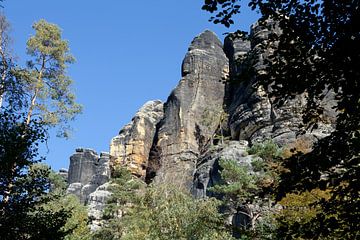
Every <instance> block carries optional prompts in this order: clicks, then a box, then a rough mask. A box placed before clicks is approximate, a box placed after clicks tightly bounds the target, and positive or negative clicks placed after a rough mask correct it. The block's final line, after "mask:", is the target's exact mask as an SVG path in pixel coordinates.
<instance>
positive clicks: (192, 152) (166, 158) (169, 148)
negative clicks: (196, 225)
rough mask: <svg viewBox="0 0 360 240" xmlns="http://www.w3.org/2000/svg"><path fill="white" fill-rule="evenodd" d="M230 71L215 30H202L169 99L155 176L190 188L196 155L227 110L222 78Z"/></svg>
mask: <svg viewBox="0 0 360 240" xmlns="http://www.w3.org/2000/svg"><path fill="white" fill-rule="evenodd" d="M228 72H229V70H228V59H227V57H226V56H225V53H224V51H223V49H222V44H221V42H220V41H219V39H218V38H217V37H216V35H215V34H214V33H213V32H211V31H205V32H203V33H202V34H200V35H199V36H197V37H196V38H195V39H194V40H193V41H192V43H191V45H190V47H189V51H188V53H187V54H186V56H185V59H184V61H183V64H182V79H181V80H180V82H179V84H178V86H177V87H176V88H175V89H174V90H173V91H172V93H171V94H170V96H169V98H168V100H167V102H166V103H165V105H164V119H163V120H162V121H161V122H160V123H159V128H158V129H159V130H158V132H157V136H156V142H155V143H154V146H153V153H152V158H151V159H150V162H151V163H154V162H157V163H158V164H159V169H158V170H155V171H156V177H155V180H156V181H158V182H164V181H165V182H171V183H176V184H179V185H182V186H186V187H187V188H188V189H189V188H190V186H191V182H192V176H193V172H194V170H195V163H196V159H197V157H198V156H199V155H200V153H201V152H203V151H204V150H205V149H206V147H207V145H208V144H209V143H210V141H211V139H212V136H213V135H214V133H215V131H216V129H217V127H218V125H219V121H220V117H221V115H222V113H223V101H224V92H225V91H224V89H225V85H224V84H223V83H222V81H223V80H224V79H225V78H226V77H227V74H228ZM155 165H156V164H155ZM153 171H154V170H153Z"/></svg>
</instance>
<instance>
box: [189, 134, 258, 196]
mask: <svg viewBox="0 0 360 240" xmlns="http://www.w3.org/2000/svg"><path fill="white" fill-rule="evenodd" d="M247 149H248V142H247V141H244V140H243V141H230V142H229V143H227V144H226V145H224V146H218V147H217V148H215V149H214V150H212V151H209V152H208V153H206V154H204V155H203V156H202V157H201V158H199V160H198V163H197V167H196V172H195V174H194V180H193V186H192V191H191V192H192V194H193V196H194V197H197V198H202V197H205V196H212V193H211V192H209V191H208V189H209V188H210V187H213V186H214V185H216V184H217V183H219V182H220V179H221V176H220V166H219V160H220V159H224V160H234V161H236V162H238V163H239V165H240V166H246V167H247V168H248V169H249V174H250V173H252V170H251V169H252V166H251V161H252V159H253V157H252V156H251V155H248V154H247Z"/></svg>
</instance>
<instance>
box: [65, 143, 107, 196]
mask: <svg viewBox="0 0 360 240" xmlns="http://www.w3.org/2000/svg"><path fill="white" fill-rule="evenodd" d="M109 179H110V168H109V154H108V153H105V152H102V153H101V154H100V156H99V155H98V154H97V153H96V152H95V151H94V150H92V149H84V148H78V149H76V152H75V153H74V154H73V155H72V156H71V157H70V166H69V173H68V184H69V187H68V189H67V191H68V193H72V194H75V195H76V196H78V197H79V199H80V201H81V202H83V203H86V202H87V200H88V196H89V195H90V193H92V192H94V191H95V190H96V188H97V187H98V186H100V185H102V184H104V183H106V182H108V181H109Z"/></svg>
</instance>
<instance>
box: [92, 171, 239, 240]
mask: <svg viewBox="0 0 360 240" xmlns="http://www.w3.org/2000/svg"><path fill="white" fill-rule="evenodd" d="M114 176H115V178H114V179H113V184H114V185H113V187H112V188H111V191H112V197H111V198H110V200H109V202H108V207H107V209H106V211H105V219H107V220H108V224H107V225H106V226H105V227H104V228H102V229H101V230H100V231H99V232H97V233H95V235H94V239H104V240H105V239H106V240H109V239H139V240H141V239H143V240H145V239H154V240H167V239H169V240H170V239H184V240H185V239H194V240H198V239H199V240H200V239H204V240H205V239H224V240H225V239H229V240H230V239H232V238H231V236H230V235H229V234H227V233H226V231H225V230H226V229H225V227H224V222H223V218H222V216H221V214H219V213H218V207H219V204H220V203H219V201H217V200H215V199H197V200H196V199H193V198H192V197H191V195H190V194H188V193H186V192H183V191H182V190H180V189H178V188H176V187H175V186H171V185H167V184H161V185H152V186H148V187H147V188H145V185H144V183H142V182H141V181H140V180H139V179H137V178H135V177H134V176H131V174H130V173H129V172H128V171H127V170H125V169H118V171H116V173H115V175H114Z"/></svg>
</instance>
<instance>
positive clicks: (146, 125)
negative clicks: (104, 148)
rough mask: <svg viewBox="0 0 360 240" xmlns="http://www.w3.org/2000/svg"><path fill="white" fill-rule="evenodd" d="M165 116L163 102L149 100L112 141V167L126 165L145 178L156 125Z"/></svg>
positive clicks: (135, 173)
mask: <svg viewBox="0 0 360 240" xmlns="http://www.w3.org/2000/svg"><path fill="white" fill-rule="evenodd" d="M162 118H163V103H162V102H161V101H159V100H156V101H149V102H147V103H145V104H144V106H142V107H141V109H140V110H139V111H138V112H137V113H136V114H135V116H134V117H133V119H132V120H131V122H130V123H129V124H127V125H126V126H124V127H123V128H122V129H121V130H120V132H119V135H117V136H116V137H114V138H113V139H112V140H111V143H110V156H111V167H112V169H114V168H115V167H116V166H124V167H126V168H128V169H129V170H130V171H131V172H132V173H133V174H134V175H136V176H138V177H141V178H145V175H146V168H147V166H148V158H149V153H150V149H151V146H152V144H153V139H154V136H155V132H156V125H157V124H158V122H159V121H160V120H161V119H162Z"/></svg>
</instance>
